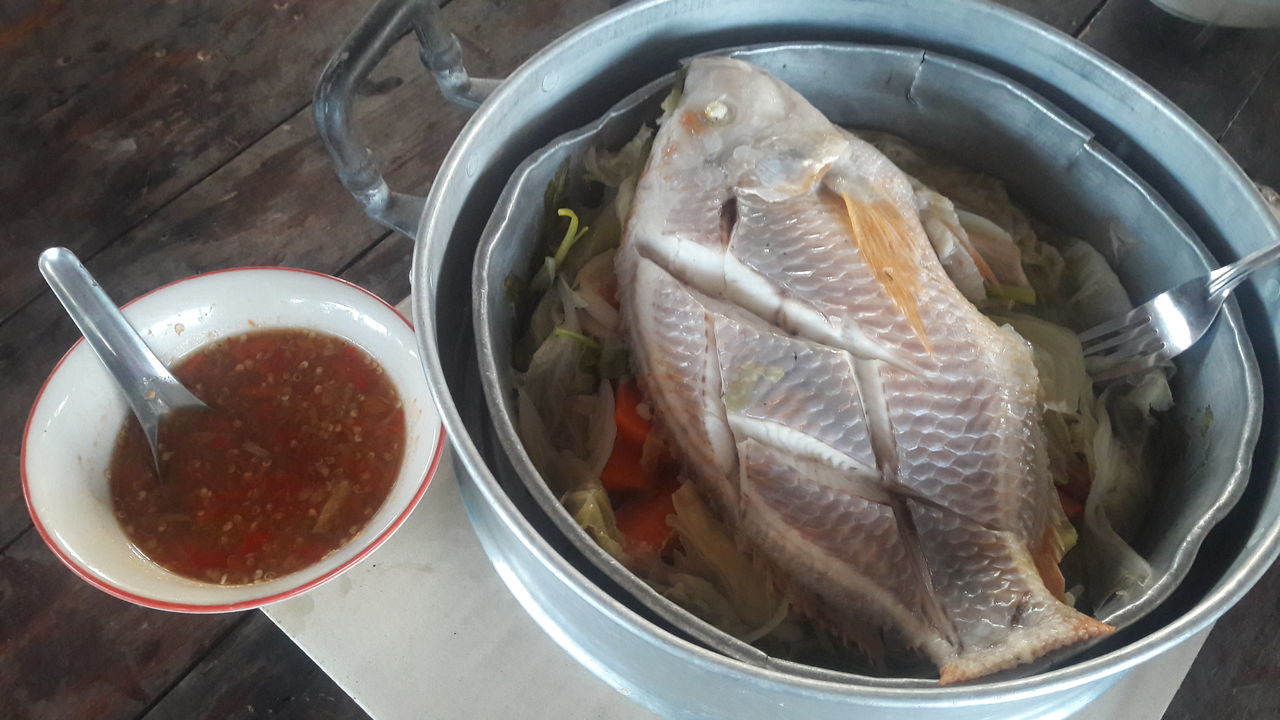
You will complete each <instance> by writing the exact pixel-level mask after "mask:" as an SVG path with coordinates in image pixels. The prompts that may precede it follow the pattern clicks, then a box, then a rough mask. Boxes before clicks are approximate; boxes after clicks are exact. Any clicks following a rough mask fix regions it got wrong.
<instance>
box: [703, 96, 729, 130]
mask: <svg viewBox="0 0 1280 720" xmlns="http://www.w3.org/2000/svg"><path fill="white" fill-rule="evenodd" d="M732 119H733V111H732V110H731V109H730V107H729V106H728V105H727V104H725V103H724V102H723V101H721V100H712V101H711V102H709V103H707V106H706V107H704V108H702V120H703V122H705V123H706V124H708V125H724V124H725V123H727V122H729V121H730V120H732Z"/></svg>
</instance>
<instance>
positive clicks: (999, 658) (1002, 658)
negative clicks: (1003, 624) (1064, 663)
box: [938, 603, 1116, 685]
mask: <svg viewBox="0 0 1280 720" xmlns="http://www.w3.org/2000/svg"><path fill="white" fill-rule="evenodd" d="M1044 612H1046V613H1048V614H1049V617H1045V618H1043V619H1042V620H1041V621H1040V622H1038V623H1037V624H1036V625H1031V626H1021V627H1015V628H1014V629H1013V630H1012V631H1011V632H1010V633H1009V636H1008V638H1007V639H1006V640H1005V641H1003V642H1002V643H1001V645H1000V647H999V648H998V649H993V648H988V647H977V648H972V649H969V650H966V651H964V652H962V653H961V654H960V655H958V656H956V657H954V658H952V659H951V660H949V661H947V662H946V663H944V664H943V665H942V667H941V668H940V669H939V677H938V684H939V685H953V684H955V683H960V682H966V681H969V680H976V679H977V678H980V677H983V676H984V675H990V674H991V673H994V672H998V671H1000V670H1008V669H1009V668H1012V667H1016V666H1018V665H1021V664H1022V663H1026V662H1031V661H1032V660H1035V659H1036V658H1039V657H1041V656H1043V655H1045V654H1046V653H1048V652H1050V651H1053V650H1057V649H1058V648H1063V647H1067V646H1068V645H1074V644H1076V643H1078V642H1083V641H1085V640H1089V639H1092V638H1096V637H1101V636H1103V635H1109V634H1111V633H1113V632H1115V630H1116V629H1115V628H1114V627H1112V626H1111V625H1108V624H1106V623H1104V622H1102V621H1101V620H1097V619H1095V618H1091V617H1089V616H1088V615H1085V614H1084V613H1081V612H1079V611H1078V610H1075V609H1074V608H1071V607H1069V606H1067V605H1064V604H1062V603H1053V606H1052V607H1047V608H1045V609H1044Z"/></svg>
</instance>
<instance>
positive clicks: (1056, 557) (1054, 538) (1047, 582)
mask: <svg viewBox="0 0 1280 720" xmlns="http://www.w3.org/2000/svg"><path fill="white" fill-rule="evenodd" d="M1062 555H1063V552H1062V543H1060V542H1059V541H1058V533H1057V531H1056V530H1054V528H1053V527H1052V526H1049V527H1046V528H1045V529H1044V534H1042V535H1041V536H1040V542H1039V543H1037V544H1036V547H1035V549H1034V550H1032V552H1031V559H1032V560H1033V561H1034V562H1035V564H1036V570H1037V571H1038V572H1039V573H1040V579H1041V580H1042V581H1043V582H1044V586H1045V588H1047V589H1048V590H1049V592H1050V593H1052V594H1053V596H1054V597H1055V598H1057V599H1058V601H1059V602H1066V600H1067V580H1066V578H1064V577H1063V576H1062V569H1061V568H1059V567H1058V562H1059V561H1060V560H1062Z"/></svg>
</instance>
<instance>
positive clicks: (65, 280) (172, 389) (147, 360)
mask: <svg viewBox="0 0 1280 720" xmlns="http://www.w3.org/2000/svg"><path fill="white" fill-rule="evenodd" d="M39 265H40V274H41V275H43V276H44V279H45V281H46V282H48V283H49V287H50V288H52V289H53V294H54V295H56V296H57V297H58V300H59V302H61V303H62V307H64V308H66V310H67V314H68V315H70V316H71V319H72V320H74V321H75V323H76V327H78V328H80V332H82V333H84V339H85V342H86V343H88V344H89V347H91V348H93V352H94V353H96V354H97V356H98V359H99V360H101V361H102V364H103V365H105V366H106V368H107V372H109V373H111V376H112V377H113V378H115V381H116V384H117V385H119V386H120V389H121V390H122V391H124V395H125V398H127V399H128V400H129V406H130V407H132V408H133V414H134V415H135V416H137V418H138V423H139V424H141V425H142V433H143V434H144V435H146V437H147V444H148V445H150V446H151V457H152V459H153V460H154V461H155V464H156V472H157V473H160V452H159V449H158V443H159V435H160V424H161V423H162V422H164V421H165V420H166V419H167V418H168V417H169V416H170V415H172V414H173V413H174V412H175V411H177V410H181V409H191V408H200V409H206V410H207V409H209V408H208V406H207V405H205V404H204V403H203V402H201V400H200V398H197V397H196V396H195V395H192V394H191V393H190V392H189V391H188V390H187V389H186V388H185V387H183V386H182V383H180V382H178V379H177V378H176V377H174V376H173V373H171V372H169V369H168V368H166V367H165V366H164V363H162V362H160V358H157V357H156V355H155V353H153V352H151V348H149V347H147V344H146V343H145V342H143V340H142V338H141V337H140V336H139V335H138V333H137V331H135V330H134V329H133V326H131V325H130V324H129V321H128V320H126V319H125V317H124V314H123V313H121V312H120V308H118V307H116V305H115V303H113V302H111V298H109V297H107V294H106V293H105V292H103V290H102V287H101V286H100V285H98V281H97V280H94V279H93V276H92V275H90V274H89V271H88V270H85V268H84V265H82V264H80V259H79V258H77V257H76V256H75V253H73V252H71V251H70V250H68V249H66V248H61V247H53V248H49V249H48V250H45V251H44V252H43V253H41V254H40V262H39Z"/></svg>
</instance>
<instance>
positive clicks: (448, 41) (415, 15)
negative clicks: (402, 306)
mask: <svg viewBox="0 0 1280 720" xmlns="http://www.w3.org/2000/svg"><path fill="white" fill-rule="evenodd" d="M439 15H440V10H439V8H438V7H436V2H435V0H380V1H379V2H378V4H377V5H375V6H374V7H373V9H372V10H370V11H369V14H368V15H366V16H365V17H364V19H362V20H361V21H360V24H359V25H357V26H356V29H355V30H354V31H352V33H351V34H350V35H348V36H347V39H346V40H344V41H343V43H342V46H341V47H340V48H338V52H337V53H335V54H334V56H333V58H332V59H330V60H329V64H328V66H326V67H325V69H324V74H322V75H321V76H320V83H319V85H317V86H316V94H315V103H314V111H315V119H316V129H317V131H319V133H320V140H321V141H322V142H323V143H324V146H325V148H327V149H328V151H329V156H330V157H331V158H333V164H334V166H335V169H336V170H337V173H338V179H339V180H341V181H342V185H343V186H344V187H346V188H347V190H349V191H350V192H351V194H352V195H354V196H355V198H356V200H358V201H359V202H360V204H361V205H363V206H364V211H365V213H366V214H368V215H369V217H371V218H373V219H374V220H377V221H378V222H380V223H382V224H383V225H386V226H387V227H389V228H392V229H395V230H399V231H400V232H402V233H404V234H405V235H408V236H409V237H417V230H418V221H419V219H420V218H421V216H422V209H423V206H424V205H425V204H426V201H427V200H426V198H425V197H421V196H418V195H406V194H404V193H398V192H392V191H391V188H389V187H388V186H387V181H386V180H385V179H383V177H382V173H381V172H380V171H379V170H378V167H377V166H376V165H375V164H374V162H373V156H372V154H370V152H369V149H368V147H366V145H365V143H364V142H362V141H361V140H360V138H359V136H358V135H357V134H356V131H355V128H354V127H352V125H351V105H352V102H353V101H354V99H355V96H356V90H357V89H358V88H359V87H360V84H361V83H363V82H364V80H365V78H366V77H368V76H369V72H370V71H371V70H373V68H374V67H375V66H376V65H377V64H378V63H379V62H380V61H381V60H382V58H383V57H384V56H385V55H386V54H387V51H388V50H390V49H391V46H392V45H395V44H396V42H398V41H399V40H400V38H401V37H403V36H404V35H405V33H407V32H409V30H413V32H414V34H415V35H417V36H418V43H419V44H420V45H421V46H422V51H421V53H420V55H421V57H422V63H423V64H424V65H426V66H427V69H429V70H430V71H431V73H432V74H433V75H434V76H435V78H436V84H438V85H439V86H440V92H441V93H443V94H444V97H445V99H446V100H448V101H449V102H452V103H454V104H457V105H461V106H463V107H466V108H476V107H479V105H480V103H481V102H483V101H484V99H485V98H486V97H488V96H489V94H490V93H491V92H493V90H494V89H495V88H497V86H498V83H499V82H501V81H500V80H491V79H488V78H473V77H470V76H468V75H467V71H466V69H465V68H464V67H463V66H462V48H461V47H460V46H459V45H458V39H457V38H456V37H454V36H453V33H451V32H449V31H448V30H447V29H445V28H444V27H443V26H442V25H441V23H440V17H439Z"/></svg>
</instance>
